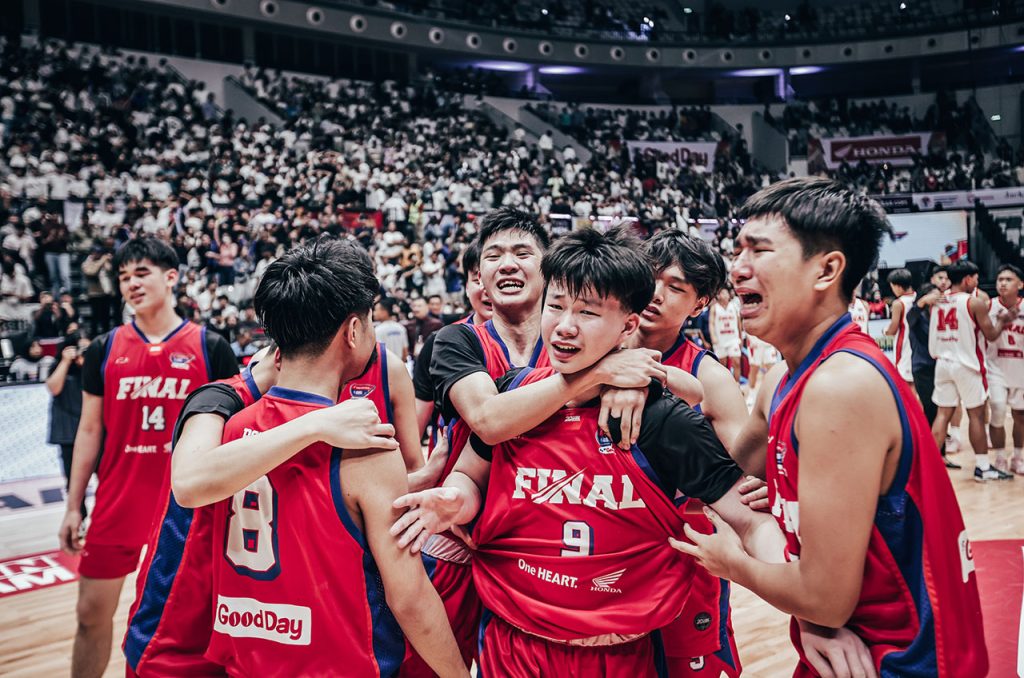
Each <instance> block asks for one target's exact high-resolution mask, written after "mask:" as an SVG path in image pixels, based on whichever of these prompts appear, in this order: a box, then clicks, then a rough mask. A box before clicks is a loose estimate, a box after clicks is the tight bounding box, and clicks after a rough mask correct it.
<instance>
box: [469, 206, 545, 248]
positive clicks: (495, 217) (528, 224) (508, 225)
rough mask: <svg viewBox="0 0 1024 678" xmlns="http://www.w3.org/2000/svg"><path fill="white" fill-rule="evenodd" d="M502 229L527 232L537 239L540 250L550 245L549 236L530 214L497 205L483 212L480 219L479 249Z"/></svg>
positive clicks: (502, 230)
mask: <svg viewBox="0 0 1024 678" xmlns="http://www.w3.org/2000/svg"><path fill="white" fill-rule="evenodd" d="M504 231H523V232H524V233H529V234H530V235H532V236H533V237H534V238H535V239H536V240H537V244H538V245H540V249H541V251H544V250H547V248H548V247H549V246H550V245H551V236H550V235H548V232H547V230H546V229H545V228H544V227H543V226H541V225H540V224H539V223H537V221H536V220H535V219H534V218H533V217H532V216H530V215H529V214H527V213H526V212H523V211H522V210H517V209H515V208H513V207H499V208H498V209H496V210H491V211H490V212H488V213H487V214H485V215H484V217H483V218H482V219H481V220H480V235H479V236H478V238H479V240H480V248H481V250H482V249H483V247H484V245H486V244H487V241H488V240H489V239H490V238H491V237H493V236H495V235H497V234H498V233H502V232H504Z"/></svg>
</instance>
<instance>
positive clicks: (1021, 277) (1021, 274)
mask: <svg viewBox="0 0 1024 678" xmlns="http://www.w3.org/2000/svg"><path fill="white" fill-rule="evenodd" d="M1005 271H1009V272H1010V273H1012V274H1014V275H1015V276H1017V279H1018V280H1024V272H1022V271H1021V270H1020V268H1018V267H1017V266H1014V265H1013V264H1003V265H1002V266H1000V267H999V270H998V271H996V275H997V276H998V275H999V274H1000V273H1003V272H1005Z"/></svg>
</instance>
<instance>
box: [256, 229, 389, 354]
mask: <svg viewBox="0 0 1024 678" xmlns="http://www.w3.org/2000/svg"><path fill="white" fill-rule="evenodd" d="M379 291H380V284H379V283H378V282H377V278H376V277H375V276H374V274H373V263H372V262H371V261H370V256H369V255H368V254H367V253H366V250H364V249H363V248H362V247H360V246H358V245H354V244H352V243H350V242H347V241H341V240H335V239H333V238H320V239H318V240H316V241H314V242H312V243H310V244H306V245H300V246H298V247H296V248H294V249H292V250H290V251H289V252H287V253H286V254H285V255H284V256H283V257H281V258H280V259H278V260H277V261H275V262H274V263H272V264H270V265H269V266H267V270H266V272H265V273H264V275H263V278H262V279H261V280H260V284H259V286H258V287H257V288H256V294H255V296H254V297H253V306H254V307H255V308H256V314H257V315H258V316H259V319H260V322H261V323H262V324H263V327H264V329H265V330H266V333H267V336H269V337H270V338H271V339H273V340H274V341H275V342H276V343H277V345H278V347H279V348H280V349H281V354H282V355H285V356H290V355H294V354H303V353H305V354H315V353H318V352H320V351H323V350H324V349H325V348H326V347H327V345H328V344H330V343H331V340H332V339H334V336H335V335H336V334H337V333H338V330H339V329H340V328H341V326H342V325H343V324H344V323H345V321H346V320H347V319H348V317H349V316H351V315H352V314H356V315H364V316H365V315H366V314H367V313H368V312H369V311H370V308H371V307H372V306H373V300H374V297H375V296H376V295H377V293H378V292H379Z"/></svg>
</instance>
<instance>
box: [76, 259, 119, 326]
mask: <svg viewBox="0 0 1024 678" xmlns="http://www.w3.org/2000/svg"><path fill="white" fill-rule="evenodd" d="M113 256H114V255H113V253H111V252H110V251H109V250H107V249H105V248H104V247H102V246H100V245H93V247H92V248H91V249H90V250H89V256H87V257H86V258H85V261H83V262H82V276H83V277H84V278H85V293H86V296H87V297H88V298H89V323H90V334H91V335H92V336H94V337H98V336H99V335H101V334H103V333H104V332H106V331H107V330H109V329H110V315H111V314H110V312H111V302H112V301H113V292H114V280H113V270H112V267H111V263H110V262H111V259H112V258H113Z"/></svg>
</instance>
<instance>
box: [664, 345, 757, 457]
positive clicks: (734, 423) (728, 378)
mask: <svg viewBox="0 0 1024 678" xmlns="http://www.w3.org/2000/svg"><path fill="white" fill-rule="evenodd" d="M697 378H698V379H700V383H701V385H702V386H703V387H704V400H703V401H701V404H700V410H701V412H702V413H703V414H704V416H705V417H707V418H708V421H710V422H711V427H712V428H713V429H715V435H717V436H718V439H719V440H721V441H722V444H723V445H724V446H725V449H726V450H727V451H728V452H729V453H730V454H731V453H732V449H733V447H734V446H735V444H736V440H737V438H739V435H740V432H741V431H742V430H743V427H744V426H745V425H746V423H747V419H748V416H747V404H746V401H745V400H744V399H743V393H742V392H741V391H740V387H739V384H737V383H736V380H735V379H733V378H732V374H730V373H729V370H727V369H726V368H725V367H724V366H723V365H722V363H720V362H718V361H717V360H710V359H709V360H701V361H700V366H699V367H698V368H697ZM669 386H670V387H671V383H670V384H669ZM764 390H765V389H764V388H762V389H761V391H764ZM683 400H686V399H685V398H684V399H683ZM687 402H689V401H687ZM734 458H735V457H734ZM741 466H742V464H741ZM744 468H746V467H744Z"/></svg>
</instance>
